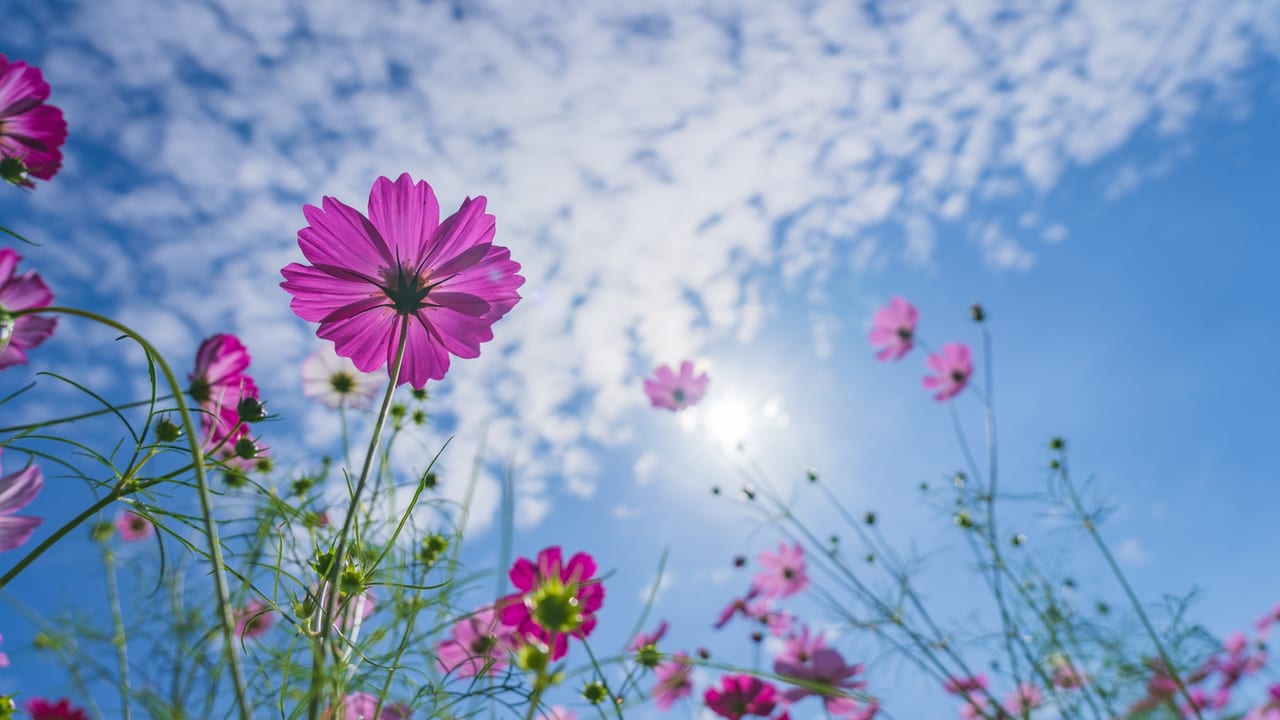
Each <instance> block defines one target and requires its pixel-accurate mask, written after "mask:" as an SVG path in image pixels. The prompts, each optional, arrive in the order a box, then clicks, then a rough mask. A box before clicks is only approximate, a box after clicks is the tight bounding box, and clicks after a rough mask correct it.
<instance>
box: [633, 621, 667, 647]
mask: <svg viewBox="0 0 1280 720" xmlns="http://www.w3.org/2000/svg"><path fill="white" fill-rule="evenodd" d="M666 634H667V621H666V620H663V621H662V622H660V623H658V628H657V629H656V630H654V631H653V632H652V633H640V634H639V635H636V636H635V638H634V639H633V640H632V641H631V644H630V645H629V646H628V648H629V649H630V650H632V651H633V652H639V651H640V650H642V649H644V648H645V647H648V646H650V645H652V646H655V647H656V646H657V644H658V641H659V640H661V639H662V636H664V635H666Z"/></svg>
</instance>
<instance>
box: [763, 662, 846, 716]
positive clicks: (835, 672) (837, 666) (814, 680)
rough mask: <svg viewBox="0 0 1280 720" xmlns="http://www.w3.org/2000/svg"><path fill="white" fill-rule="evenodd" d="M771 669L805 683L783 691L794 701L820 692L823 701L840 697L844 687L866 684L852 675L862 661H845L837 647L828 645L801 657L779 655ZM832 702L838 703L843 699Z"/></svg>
mask: <svg viewBox="0 0 1280 720" xmlns="http://www.w3.org/2000/svg"><path fill="white" fill-rule="evenodd" d="M773 671H774V672H775V673H777V674H778V675H780V676H782V677H784V678H786V679H790V680H800V681H803V682H804V683H806V685H797V686H796V687H794V688H791V689H790V690H788V691H786V692H785V693H783V696H784V697H785V698H786V699H787V701H788V702H796V701H798V700H801V699H803V698H805V697H808V696H809V695H820V696H822V698H823V702H824V703H826V701H828V700H840V699H842V697H841V695H842V693H844V692H845V691H848V690H858V689H861V688H863V687H866V683H865V682H862V681H861V680H854V679H853V678H854V676H855V675H858V674H859V673H861V672H862V665H849V664H847V663H846V662H845V660H844V657H843V656H842V655H841V654H840V653H839V652H838V651H836V650H835V649H834V648H829V647H818V648H816V649H814V650H813V652H812V654H811V655H810V656H809V657H808V658H806V659H805V660H803V661H797V660H795V659H792V658H783V657H780V658H778V659H777V660H775V661H774V663H773ZM836 704H837V705H841V706H842V705H844V704H845V703H836ZM828 710H831V711H832V712H835V709H834V708H830V707H829V708H828Z"/></svg>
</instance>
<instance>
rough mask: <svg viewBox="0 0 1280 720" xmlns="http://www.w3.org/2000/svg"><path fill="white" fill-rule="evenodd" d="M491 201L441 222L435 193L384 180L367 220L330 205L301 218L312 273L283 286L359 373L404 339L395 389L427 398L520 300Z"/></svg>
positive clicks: (304, 269) (478, 201) (302, 270)
mask: <svg viewBox="0 0 1280 720" xmlns="http://www.w3.org/2000/svg"><path fill="white" fill-rule="evenodd" d="M484 209H485V199H484V198H483V197H477V198H475V199H472V198H467V199H466V200H464V201H463V203H462V207H461V208H459V209H458V211H457V212H456V213H454V214H453V215H450V216H449V217H448V218H446V219H445V221H444V222H443V223H442V222H440V204H439V203H438V202H437V201H436V196H435V193H434V192H433V191H432V190H431V186H430V185H428V184H427V183H425V182H417V183H415V182H414V181H413V179H412V178H411V177H409V175H408V173H405V174H404V175H401V176H400V178H399V179H398V180H396V181H395V182H394V183H393V182H391V181H390V180H388V179H387V178H385V177H381V178H378V180H377V181H376V182H375V183H374V184H373V189H372V190H371V191H370V192H369V216H368V217H367V218H366V217H365V216H364V215H362V214H361V213H360V212H359V211H358V210H355V209H354V208H351V207H348V206H347V205H344V204H342V203H341V202H339V201H338V200H335V199H334V198H331V197H326V198H325V199H324V202H323V203H322V207H319V208H317V207H315V206H312V205H307V206H305V207H304V208H303V209H302V212H303V214H304V215H305V216H306V218H307V222H308V223H310V224H309V225H308V226H307V227H305V228H303V229H302V230H299V231H298V245H299V246H300V247H301V248H302V254H303V256H304V257H306V259H307V260H308V261H309V262H310V263H311V265H302V264H299V263H291V264H289V265H287V266H285V267H284V269H283V270H281V273H282V274H283V275H284V277H285V281H284V282H283V283H280V286H281V287H283V288H284V289H285V290H286V291H288V292H289V294H291V295H293V302H292V303H291V307H292V308H293V311H294V313H296V314H297V315H298V317H300V318H302V319H303V320H306V321H308V322H318V323H320V329H319V331H317V333H316V334H317V335H319V336H320V337H322V338H325V339H326V340H332V341H333V344H334V349H335V350H337V352H338V354H339V355H341V356H343V357H348V358H351V360H352V361H353V362H354V363H355V365H356V367H357V368H358V369H359V370H361V371H362V372H372V371H374V370H377V369H378V368H380V367H382V366H383V365H384V364H387V365H390V364H391V362H392V361H393V360H394V359H395V354H396V348H397V347H398V346H399V344H400V334H401V332H402V331H403V332H407V333H408V337H407V339H406V340H405V350H404V361H403V364H402V367H401V371H400V378H399V380H398V381H397V384H398V385H402V384H404V383H409V384H410V385H412V386H414V387H415V388H421V387H422V386H423V385H425V384H426V382H427V381H428V380H439V379H441V378H443V377H444V375H445V373H446V372H447V371H448V370H449V355H450V353H452V354H453V355H456V356H458V357H460V358H474V357H477V356H479V355H480V343H482V342H487V341H489V340H492V339H493V324H494V323H495V322H497V321H498V319H499V318H501V317H502V316H503V315H506V314H507V311H509V310H510V309H511V308H512V307H514V306H515V304H516V303H517V302H518V301H519V300H520V295H519V294H518V293H516V289H517V288H519V287H520V286H521V285H522V284H524V278H523V277H521V276H520V275H518V274H517V273H518V272H519V270H520V265H519V263H516V262H515V261H513V260H512V259H511V253H510V251H509V250H507V248H505V247H501V246H499V245H494V244H493V232H494V219H493V216H492V215H489V214H486V213H485V211H484Z"/></svg>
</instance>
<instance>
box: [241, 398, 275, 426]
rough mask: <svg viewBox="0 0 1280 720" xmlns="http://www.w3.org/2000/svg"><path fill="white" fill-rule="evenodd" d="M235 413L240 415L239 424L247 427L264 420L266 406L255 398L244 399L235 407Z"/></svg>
mask: <svg viewBox="0 0 1280 720" xmlns="http://www.w3.org/2000/svg"><path fill="white" fill-rule="evenodd" d="M236 412H237V413H239V415H240V422H242V423H245V424H246V425H248V424H252V423H256V422H261V421H262V420H265V419H266V417H267V406H266V405H264V404H263V403H262V401H261V400H259V399H257V398H252V397H246V398H241V399H240V404H239V405H237V406H236Z"/></svg>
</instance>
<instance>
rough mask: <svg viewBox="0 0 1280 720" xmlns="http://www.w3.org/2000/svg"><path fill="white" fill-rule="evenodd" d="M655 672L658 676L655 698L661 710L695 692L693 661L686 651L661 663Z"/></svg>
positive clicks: (654, 688) (654, 692) (654, 691)
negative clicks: (690, 660)
mask: <svg viewBox="0 0 1280 720" xmlns="http://www.w3.org/2000/svg"><path fill="white" fill-rule="evenodd" d="M653 674H654V675H655V676H656V677H657V678H658V682H657V683H656V684H654V686H653V699H654V701H655V702H656V703H657V704H658V709H659V710H666V709H668V708H670V707H671V706H672V705H673V704H674V703H675V702H676V701H677V700H679V699H680V698H682V697H686V696H687V695H689V694H690V693H692V692H693V663H691V662H689V656H688V655H686V654H685V653H682V652H678V653H676V654H675V655H672V656H671V659H670V660H668V661H666V662H663V663H659V664H658V667H656V668H654V670H653Z"/></svg>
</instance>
